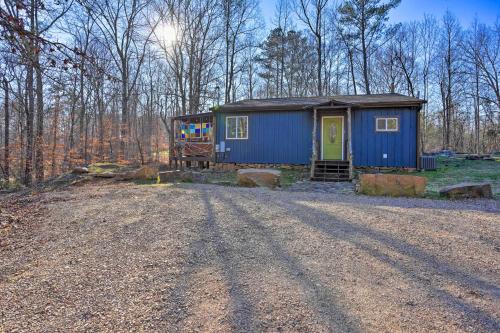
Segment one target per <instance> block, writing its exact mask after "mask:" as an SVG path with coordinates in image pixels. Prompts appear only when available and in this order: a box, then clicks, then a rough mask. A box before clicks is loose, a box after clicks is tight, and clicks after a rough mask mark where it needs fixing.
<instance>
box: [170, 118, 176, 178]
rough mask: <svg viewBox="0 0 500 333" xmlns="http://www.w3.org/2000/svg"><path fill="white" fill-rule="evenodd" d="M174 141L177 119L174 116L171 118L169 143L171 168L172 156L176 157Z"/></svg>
mask: <svg viewBox="0 0 500 333" xmlns="http://www.w3.org/2000/svg"><path fill="white" fill-rule="evenodd" d="M174 141H175V120H174V118H173V117H172V118H170V142H169V145H168V166H169V167H170V168H172V158H173V157H174ZM176 164H177V162H176Z"/></svg>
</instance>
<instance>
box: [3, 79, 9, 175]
mask: <svg viewBox="0 0 500 333" xmlns="http://www.w3.org/2000/svg"><path fill="white" fill-rule="evenodd" d="M3 84H4V92H5V96H4V105H5V113H4V116H5V123H4V124H5V140H4V168H3V172H4V178H5V180H6V181H7V183H8V182H9V178H10V161H9V159H10V156H9V155H10V147H9V126H10V110H9V103H10V101H9V83H8V82H7V79H4V81H3Z"/></svg>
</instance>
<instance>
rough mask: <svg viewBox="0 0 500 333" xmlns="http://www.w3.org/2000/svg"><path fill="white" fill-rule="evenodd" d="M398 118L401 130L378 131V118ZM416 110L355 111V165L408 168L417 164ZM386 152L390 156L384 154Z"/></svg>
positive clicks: (353, 143)
mask: <svg viewBox="0 0 500 333" xmlns="http://www.w3.org/2000/svg"><path fill="white" fill-rule="evenodd" d="M379 116H392V117H398V118H399V131H398V132H376V131H375V117H379ZM416 126H417V111H416V110H414V109H366V110H354V111H353V112H352V127H353V132H352V149H353V155H354V160H353V164H354V166H371V167H408V168H415V167H416V165H417V162H416V160H417V158H416V154H417V136H416ZM384 153H385V154H387V159H384V158H383V154H384Z"/></svg>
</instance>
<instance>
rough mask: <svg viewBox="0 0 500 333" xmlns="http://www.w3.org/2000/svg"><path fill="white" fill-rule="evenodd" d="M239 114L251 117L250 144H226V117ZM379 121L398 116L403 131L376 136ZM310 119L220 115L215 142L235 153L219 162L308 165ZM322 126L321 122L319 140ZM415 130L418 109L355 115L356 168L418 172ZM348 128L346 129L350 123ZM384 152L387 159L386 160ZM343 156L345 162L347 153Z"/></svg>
mask: <svg viewBox="0 0 500 333" xmlns="http://www.w3.org/2000/svg"><path fill="white" fill-rule="evenodd" d="M237 115H241V116H248V139H247V140H226V132H225V131H226V126H225V120H226V116H237ZM325 115H326V113H325ZM318 116H319V115H318ZM345 116H346V118H345V119H347V115H345ZM377 116H392V117H394V116H396V117H398V118H399V131H398V132H376V131H375V117H377ZM312 118H313V115H312V112H311V111H262V112H260V111H259V112H256V111H251V112H237V113H225V112H221V111H219V112H216V143H217V144H219V143H220V142H221V141H225V146H226V148H230V149H231V151H229V152H227V153H226V157H225V159H223V160H222V159H219V162H229V163H270V164H274V163H276V164H280V163H283V164H310V160H311V155H312V148H311V145H312V123H313V120H312ZM320 124H321V123H320V121H319V119H318V135H319V131H320V127H319V126H320ZM416 125H417V112H416V110H414V109H404V108H398V109H363V110H356V109H355V110H353V111H352V128H353V133H352V148H353V155H354V161H353V164H354V166H358V167H362V166H367V167H368V166H369V167H408V168H415V167H416V150H417V142H416V140H417V137H416ZM345 127H346V130H347V124H345ZM345 138H346V139H347V132H346V134H345ZM319 147H320V145H319V144H318V149H320V148H319ZM384 153H386V154H387V159H384V158H383V154H384ZM345 154H346V156H345V157H346V158H347V148H346V150H345Z"/></svg>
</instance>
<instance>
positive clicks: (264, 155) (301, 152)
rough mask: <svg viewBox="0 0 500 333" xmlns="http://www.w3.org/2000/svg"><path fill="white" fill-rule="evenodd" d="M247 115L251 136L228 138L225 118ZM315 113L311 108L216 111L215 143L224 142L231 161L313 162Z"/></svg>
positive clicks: (228, 159)
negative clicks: (312, 146)
mask: <svg viewBox="0 0 500 333" xmlns="http://www.w3.org/2000/svg"><path fill="white" fill-rule="evenodd" d="M227 116H248V139H246V140H231V139H226V124H225V123H226V117H227ZM312 123H313V122H312V115H311V112H309V111H263V112H257V111H251V112H237V113H226V112H220V111H219V112H217V113H216V143H217V144H220V142H221V141H224V142H225V147H226V148H229V149H230V151H228V152H226V157H225V159H224V160H219V161H220V162H229V163H269V164H310V159H311V154H312V148H311V145H312Z"/></svg>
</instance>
